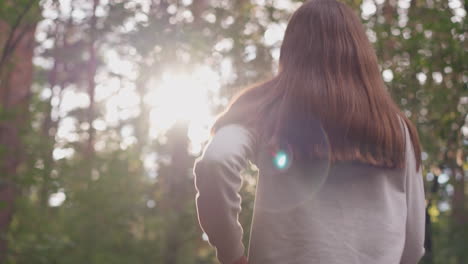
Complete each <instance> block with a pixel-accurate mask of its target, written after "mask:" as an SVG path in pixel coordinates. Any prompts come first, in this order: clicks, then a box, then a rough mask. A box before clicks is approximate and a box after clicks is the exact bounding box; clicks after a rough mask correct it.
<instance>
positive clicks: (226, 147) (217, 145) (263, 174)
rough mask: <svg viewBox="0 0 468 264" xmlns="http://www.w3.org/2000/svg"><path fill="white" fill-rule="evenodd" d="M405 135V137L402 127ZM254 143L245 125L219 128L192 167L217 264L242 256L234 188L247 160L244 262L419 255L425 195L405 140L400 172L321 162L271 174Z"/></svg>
mask: <svg viewBox="0 0 468 264" xmlns="http://www.w3.org/2000/svg"><path fill="white" fill-rule="evenodd" d="M405 135H406V140H409V134H408V132H407V131H406V129H405ZM254 142H255V139H254V136H253V133H251V132H250V131H249V130H247V129H246V128H245V127H242V126H240V125H228V126H225V127H223V128H221V129H220V130H219V131H218V133H217V134H216V135H215V136H214V138H213V139H212V141H211V142H210V143H209V144H208V146H207V148H206V149H205V152H204V155H203V157H202V158H201V159H200V160H199V161H198V162H197V164H196V167H195V169H194V171H195V175H196V186H197V190H198V195H197V209H198V211H199V217H200V223H201V225H202V227H203V229H204V230H205V232H206V233H207V234H208V237H209V239H210V243H211V244H212V245H213V246H215V247H216V248H217V249H218V252H217V253H218V258H219V259H220V260H221V261H222V262H223V263H229V264H230V263H232V262H233V261H234V260H235V259H236V258H235V257H239V256H241V255H242V253H244V246H243V245H242V242H241V237H242V228H241V227H240V225H239V223H238V221H237V214H238V212H239V211H240V209H241V208H240V201H241V198H240V197H239V195H238V194H237V192H238V190H239V189H240V186H241V184H242V179H241V178H240V174H239V171H240V170H241V169H242V168H243V167H245V165H246V162H247V159H249V158H250V159H252V160H253V161H254V162H256V163H257V166H258V167H259V178H258V185H257V191H256V200H255V207H254V216H253V220H252V227H251V237H250V246H249V250H248V256H249V263H252V264H260V263H269V264H275V263H301V264H304V263H327V264H333V263H360V264H366V263H382V264H386V263H388V264H395V263H417V261H418V260H419V259H420V257H421V256H422V254H423V252H424V249H423V240H424V220H425V218H424V217H425V214H424V208H425V200H424V191H423V183H422V176H421V171H420V170H419V171H418V172H416V166H415V164H416V162H415V160H414V154H413V151H412V148H411V144H409V145H408V144H407V145H406V154H403V153H402V155H406V158H407V163H406V167H405V168H403V169H385V168H378V167H374V166H371V165H365V164H360V163H355V162H337V163H335V164H329V162H327V161H313V162H310V163H309V164H307V166H295V165H294V161H293V162H292V165H291V167H290V168H289V169H288V170H287V171H286V172H284V173H277V172H275V169H274V168H272V166H271V164H269V163H271V162H269V161H271V159H269V158H262V157H261V156H262V155H266V156H268V155H269V154H268V152H262V151H258V149H254V147H255V146H256V145H255V144H254ZM407 142H409V141H407ZM255 153H260V154H258V155H257V156H255ZM298 167H300V168H298ZM213 190H218V191H217V192H216V193H218V194H219V196H218V195H216V193H213ZM204 194H205V196H204ZM220 205H223V206H222V207H220ZM225 205H229V206H225ZM229 219H230V220H229ZM226 220H227V221H226Z"/></svg>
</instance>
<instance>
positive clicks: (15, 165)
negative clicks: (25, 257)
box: [0, 1, 37, 263]
mask: <svg viewBox="0 0 468 264" xmlns="http://www.w3.org/2000/svg"><path fill="white" fill-rule="evenodd" d="M33 2H34V1H31V3H30V5H27V6H26V8H25V10H23V11H21V12H19V17H18V19H16V21H15V22H14V23H13V24H12V25H10V24H8V23H7V22H6V21H3V20H0V46H1V48H2V50H1V52H0V53H1V54H2V59H1V65H0V100H1V101H0V102H1V104H0V115H2V116H1V117H0V263H4V261H5V260H6V256H7V237H6V234H7V231H8V228H9V225H10V222H11V219H12V217H13V212H14V201H15V198H16V195H17V193H18V191H19V190H18V186H17V185H16V184H15V181H14V179H15V177H16V176H17V175H18V174H19V167H20V166H19V165H20V164H21V162H22V160H23V156H24V151H23V145H22V142H21V136H22V133H23V129H24V127H26V126H27V124H28V123H27V121H26V120H27V115H28V103H29V97H30V86H31V83H32V78H33V64H32V57H33V49H34V34H35V29H36V22H29V23H22V22H23V21H22V19H23V18H24V17H25V16H26V15H27V13H28V12H31V10H33V9H35V7H36V4H37V3H33ZM4 114H8V115H6V116H4Z"/></svg>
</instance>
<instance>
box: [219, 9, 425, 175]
mask: <svg viewBox="0 0 468 264" xmlns="http://www.w3.org/2000/svg"><path fill="white" fill-rule="evenodd" d="M279 64H280V67H279V69H280V70H279V73H278V74H277V75H276V76H275V77H274V78H273V79H271V80H269V81H267V82H265V83H263V84H261V85H257V86H253V87H251V88H249V89H246V90H244V91H243V92H241V93H240V94H239V95H238V96H237V97H235V98H234V100H233V101H232V102H231V104H230V106H229V107H228V109H227V110H226V111H225V112H224V113H222V114H221V115H220V117H219V118H218V120H217V121H216V123H215V125H214V126H213V132H214V131H215V130H216V129H217V128H219V127H220V126H222V125H223V124H226V123H241V124H245V125H246V126H249V127H252V128H253V129H254V130H255V131H257V132H258V135H259V138H261V139H262V140H263V142H264V143H265V144H276V145H280V146H283V145H288V146H289V147H290V148H291V149H292V150H293V152H294V154H295V155H294V157H296V158H298V159H302V160H307V159H311V158H312V159H313V158H327V159H330V160H331V161H357V162H361V163H367V164H371V165H375V166H382V167H388V168H395V167H403V166H404V160H405V157H404V153H405V151H404V150H405V142H404V141H405V140H404V139H405V135H404V134H403V131H404V130H403V129H402V127H401V123H400V119H402V120H403V121H404V123H406V125H407V126H408V128H409V132H410V135H411V139H412V143H413V147H414V149H415V155H416V156H417V157H416V160H417V162H418V167H419V164H420V155H419V154H420V147H419V140H418V136H417V131H416V129H415V128H414V126H413V125H412V123H411V122H410V121H409V120H408V118H407V117H406V116H405V115H404V114H403V113H402V112H401V111H400V110H399V109H398V107H397V105H396V104H395V103H394V102H393V100H392V98H391V96H390V95H389V93H388V91H387V89H386V87H385V85H384V82H383V80H382V77H381V74H380V71H379V67H378V62H377V57H376V55H375V51H374V49H373V47H372V45H371V44H370V42H369V40H368V39H367V35H366V33H365V30H364V27H363V25H362V24H361V22H360V20H359V18H358V16H357V15H356V14H355V13H354V11H353V10H352V9H351V8H349V7H348V6H346V5H345V4H343V3H341V2H339V1H336V0H311V1H308V2H306V3H304V4H303V5H302V6H301V7H300V8H299V9H298V10H297V11H296V12H295V13H294V14H293V15H292V17H291V19H290V21H289V23H288V26H287V29H286V32H285V36H284V40H283V43H282V46H281V53H280V61H279Z"/></svg>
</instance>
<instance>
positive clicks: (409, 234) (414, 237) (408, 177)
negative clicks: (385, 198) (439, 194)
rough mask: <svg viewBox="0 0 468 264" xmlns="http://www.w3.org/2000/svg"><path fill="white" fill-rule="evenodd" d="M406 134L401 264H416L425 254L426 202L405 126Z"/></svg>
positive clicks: (420, 168)
mask: <svg viewBox="0 0 468 264" xmlns="http://www.w3.org/2000/svg"><path fill="white" fill-rule="evenodd" d="M405 133H406V155H407V156H406V161H407V163H406V169H405V186H406V188H405V191H406V205H407V218H406V239H405V246H404V248H403V255H402V259H401V262H400V263H401V264H416V263H418V261H419V260H420V259H421V257H422V256H423V255H424V253H425V249H424V236H425V224H426V215H425V207H426V200H425V195H424V183H423V177H422V165H421V166H420V167H419V170H418V171H416V160H415V157H414V150H413V147H412V144H411V140H410V136H409V133H408V131H407V128H406V126H405Z"/></svg>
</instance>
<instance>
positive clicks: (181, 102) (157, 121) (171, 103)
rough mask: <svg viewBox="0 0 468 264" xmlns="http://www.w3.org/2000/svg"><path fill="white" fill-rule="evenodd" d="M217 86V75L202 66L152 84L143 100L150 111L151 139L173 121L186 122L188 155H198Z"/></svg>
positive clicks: (210, 116) (206, 132)
mask: <svg viewBox="0 0 468 264" xmlns="http://www.w3.org/2000/svg"><path fill="white" fill-rule="evenodd" d="M219 82H220V81H219V75H218V74H217V73H216V72H214V71H213V70H212V69H210V68H209V67H206V66H202V67H200V68H198V69H196V70H194V71H193V72H191V73H173V72H165V73H163V75H162V78H161V79H160V80H157V81H154V82H152V83H153V84H152V87H151V89H150V92H149V93H148V95H147V96H146V98H145V102H146V103H147V104H148V105H149V106H150V107H151V112H150V135H151V137H157V136H159V135H161V134H164V133H165V131H167V130H168V129H169V128H170V127H171V126H172V125H174V124H175V123H176V122H177V121H186V122H188V125H189V131H188V137H189V139H190V142H191V152H192V153H198V152H199V151H200V150H201V144H202V143H203V142H204V141H205V140H207V139H208V137H209V127H210V125H211V124H212V122H213V121H214V115H213V113H212V107H213V105H212V102H213V99H214V98H216V97H217V96H218V91H219Z"/></svg>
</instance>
